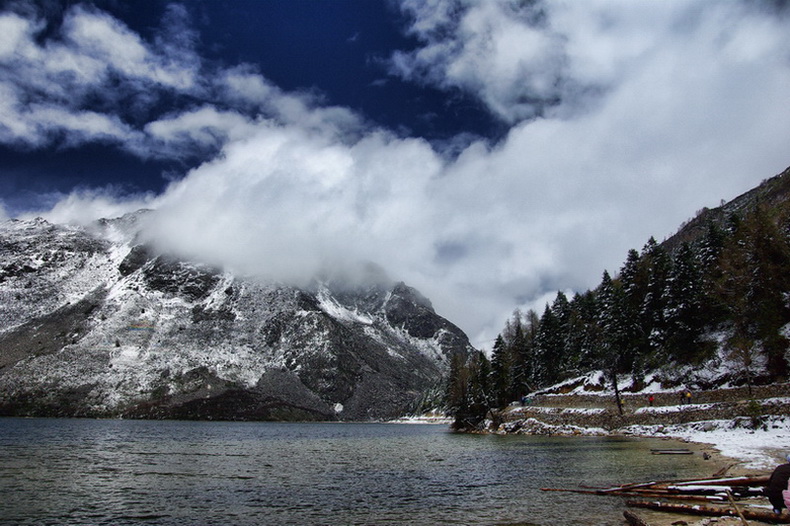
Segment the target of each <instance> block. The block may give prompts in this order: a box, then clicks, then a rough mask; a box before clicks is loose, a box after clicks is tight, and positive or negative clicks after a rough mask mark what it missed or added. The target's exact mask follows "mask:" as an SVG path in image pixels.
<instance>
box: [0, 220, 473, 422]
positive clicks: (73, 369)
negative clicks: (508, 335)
mask: <svg viewBox="0 0 790 526" xmlns="http://www.w3.org/2000/svg"><path fill="white" fill-rule="evenodd" d="M152 214H155V212H152V211H140V212H138V213H135V214H130V215H127V216H124V217H122V218H118V219H113V220H102V221H99V222H97V223H96V224H94V225H91V226H90V227H86V228H82V227H75V226H65V225H56V224H50V223H48V222H46V221H44V220H42V219H36V220H32V221H19V220H11V221H7V222H5V223H3V224H0V323H1V324H2V325H0V328H1V330H0V415H40V416H86V417H128V418H184V419H232V420H338V419H342V420H367V419H381V418H389V417H393V416H397V415H399V414H402V413H403V411H404V410H406V409H407V408H408V407H409V406H410V405H412V404H414V402H415V400H416V399H417V398H418V397H419V396H420V395H421V394H423V393H424V392H426V391H427V390H428V389H430V388H432V387H436V385H437V383H438V382H440V381H441V379H442V378H443V377H444V375H445V374H446V371H447V368H448V364H449V362H450V359H451V357H452V356H453V355H454V354H456V353H462V354H467V353H469V352H471V351H472V350H473V349H472V347H471V346H470V344H469V340H468V338H467V337H466V335H465V334H464V333H463V332H462V331H461V330H460V329H459V328H458V327H456V326H455V325H453V324H452V323H450V322H449V321H447V320H445V319H444V318H442V317H440V316H439V315H437V314H436V313H435V311H434V310H433V308H432V306H431V303H430V301H428V300H427V299H426V298H425V297H423V296H422V295H421V294H419V292H417V291H416V290H415V289H413V288H411V287H408V286H407V285H405V284H404V283H401V282H395V281H392V280H390V279H389V278H388V277H387V276H386V275H385V274H384V271H383V270H381V269H380V268H378V267H376V266H375V265H361V266H360V268H359V269H357V270H356V271H354V272H351V273H350V274H349V273H346V275H345V276H343V275H339V274H337V273H336V274H335V275H331V276H330V275H327V276H323V277H321V278H317V279H315V280H313V282H312V283H311V284H310V285H309V286H306V287H301V288H297V287H293V286H288V285H285V284H282V283H276V282H272V281H266V280H260V279H255V278H250V277H244V276H238V275H234V274H233V273H231V272H228V271H223V270H222V269H218V268H213V267H211V266H207V265H204V264H200V263H196V262H191V261H186V260H184V259H181V258H178V257H175V256H173V255H170V254H167V253H162V252H159V251H157V250H155V249H154V248H153V247H152V246H151V245H148V244H145V243H142V242H140V239H141V238H140V236H139V235H138V234H139V231H140V225H141V224H143V223H144V222H145V220H147V219H148V220H150V219H151V215H152Z"/></svg>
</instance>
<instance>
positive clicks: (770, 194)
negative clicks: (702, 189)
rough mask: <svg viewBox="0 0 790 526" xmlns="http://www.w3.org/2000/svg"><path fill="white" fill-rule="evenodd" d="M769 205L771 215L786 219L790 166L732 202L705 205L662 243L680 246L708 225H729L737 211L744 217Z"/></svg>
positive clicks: (670, 247) (673, 247) (696, 237)
mask: <svg viewBox="0 0 790 526" xmlns="http://www.w3.org/2000/svg"><path fill="white" fill-rule="evenodd" d="M758 204H759V205H761V206H763V207H765V208H767V209H768V211H769V213H770V215H772V216H774V217H779V218H780V219H784V218H785V216H786V215H787V209H788V208H790V167H788V168H787V169H786V170H785V171H783V172H782V173H780V174H778V175H775V176H773V177H770V178H768V179H765V180H764V181H763V182H762V183H760V184H759V185H758V186H756V187H755V188H752V189H751V190H749V191H747V192H745V193H743V194H741V195H739V196H738V197H736V198H735V199H732V200H731V201H729V202H726V203H725V202H722V204H721V206H718V207H716V208H703V209H701V210H699V211H698V212H697V214H696V215H695V216H694V218H692V219H690V220H689V221H686V222H685V223H683V224H682V225H681V226H680V228H679V229H678V231H677V232H676V233H675V234H674V235H672V236H670V237H669V238H667V239H666V240H664V241H663V243H661V245H662V246H663V247H664V248H666V249H667V251H669V252H674V251H675V250H677V249H678V248H679V247H680V245H681V244H683V243H684V242H688V243H695V242H697V241H699V240H700V239H701V238H702V237H704V236H705V234H706V233H707V232H708V226H709V225H711V224H714V225H716V226H718V227H721V228H726V226H727V221H728V220H729V219H730V218H731V217H732V216H734V215H737V216H740V217H741V218H743V216H744V215H745V214H747V213H748V212H750V211H752V210H754V209H755V208H756V207H757V205H758Z"/></svg>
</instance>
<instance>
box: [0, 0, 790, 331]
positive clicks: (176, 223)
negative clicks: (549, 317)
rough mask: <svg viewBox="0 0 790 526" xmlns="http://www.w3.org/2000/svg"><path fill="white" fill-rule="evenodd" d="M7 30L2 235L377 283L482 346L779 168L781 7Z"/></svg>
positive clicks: (97, 17) (142, 4)
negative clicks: (396, 285) (376, 277)
mask: <svg viewBox="0 0 790 526" xmlns="http://www.w3.org/2000/svg"><path fill="white" fill-rule="evenodd" d="M0 5H2V8H0V205H2V208H0V217H3V216H5V217H29V216H35V215H42V216H44V217H46V218H48V219H50V220H52V221H60V222H76V223H85V222H89V221H91V220H94V219H96V218H99V217H108V216H117V215H120V214H123V213H125V212H128V211H132V210H135V209H136V208H140V207H149V208H156V209H157V210H158V211H159V214H158V216H157V217H158V219H157V221H156V223H155V225H152V226H151V228H150V230H149V231H148V232H147V235H149V236H150V238H151V239H152V241H153V242H156V243H158V244H160V245H162V246H167V247H168V248H169V249H170V250H174V251H177V252H179V253H181V254H183V255H184V256H189V257H195V258H200V259H202V260H206V261H209V262H213V263H217V264H221V265H224V266H226V267H227V268H230V269H233V270H235V271H238V272H244V273H247V274H255V275H261V276H267V277H274V278H276V279H282V280H291V281H297V282H298V281H300V280H305V279H307V278H308V277H309V276H311V275H312V274H313V273H315V272H316V270H317V269H319V268H324V267H326V266H327V265H340V266H344V265H353V264H354V262H356V261H360V260H373V261H376V262H378V263H380V264H382V265H383V266H384V267H385V268H386V269H387V270H388V272H389V273H390V274H391V275H392V276H393V277H394V278H396V279H402V280H405V281H407V282H408V283H409V284H411V285H414V286H416V287H417V288H419V289H420V290H421V291H423V292H424V293H425V294H426V295H427V296H428V297H430V298H431V299H432V300H433V301H434V305H435V307H436V309H437V311H439V312H440V313H441V314H443V315H445V316H447V317H448V318H449V319H451V320H452V321H454V322H456V323H458V324H459V325H461V327H462V328H464V329H465V330H466V331H467V332H468V333H469V334H470V336H471V337H472V339H473V340H475V341H476V342H484V341H487V340H490V339H492V338H493V336H495V335H496V333H497V332H498V331H499V330H500V329H501V327H502V323H503V321H504V319H505V318H506V317H507V316H508V314H509V313H510V312H511V311H512V310H513V309H514V308H516V307H522V308H529V307H535V308H537V309H541V308H542V303H543V302H545V301H546V300H547V298H550V297H552V296H553V295H554V294H556V291H557V290H565V291H575V290H585V289H587V288H589V287H593V286H595V285H596V284H597V282H598V281H599V280H600V276H601V273H602V272H603V270H604V269H608V270H610V272H616V271H617V270H618V267H619V265H620V264H621V263H622V261H623V259H624V257H625V254H626V252H627V250H628V249H629V248H640V247H641V246H642V245H643V244H644V242H645V241H646V240H647V238H648V237H650V236H651V235H652V236H656V237H657V238H658V239H661V238H663V237H666V236H668V235H670V234H672V232H673V231H674V230H675V229H676V228H677V227H678V225H679V224H680V223H681V222H682V221H684V220H686V219H688V218H689V217H691V216H692V215H693V214H694V213H695V211H697V210H699V209H700V208H702V207H705V206H708V207H711V206H716V205H718V204H719V202H720V200H722V199H725V200H728V199H731V198H733V197H735V196H737V195H738V194H740V193H742V192H744V191H746V190H748V189H749V188H751V187H753V186H755V185H756V184H758V183H759V182H760V181H761V180H762V179H764V178H766V177H770V176H771V175H773V174H776V173H779V172H781V171H782V170H784V168H786V167H787V165H789V164H790V156H788V148H787V146H788V142H790V141H789V139H790V100H788V99H790V96H789V95H788V93H790V91H789V90H788V89H787V86H790V38H788V36H790V35H789V33H790V19H788V13H787V9H786V8H785V7H783V3H782V2H771V1H764V2H745V1H744V2H737V1H730V2H712V1H708V0H672V1H668V2H648V1H641V0H636V1H634V0H591V1H585V2H576V1H570V0H568V1H556V2H542V1H540V0H538V1H535V2H515V1H506V0H490V1H479V2H473V1H467V0H430V1H417V0H399V1H396V0H392V1H388V2H374V1H367V0H287V1H285V0H282V1H281V0H276V1H275V0H267V1H254V0H223V1H220V0H203V1H197V0H195V1H189V2H168V1H163V0H145V1H143V0H139V1H120V0H103V1H100V0H96V1H93V2H74V1H68V2H66V1H55V0H43V1H37V2H31V1H26V0H10V1H5V2H2V4H0Z"/></svg>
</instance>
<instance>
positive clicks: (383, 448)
mask: <svg viewBox="0 0 790 526" xmlns="http://www.w3.org/2000/svg"><path fill="white" fill-rule="evenodd" d="M658 444H660V445H661V447H667V444H666V442H659V441H650V440H637V439H625V438H591V437H586V438H547V437H527V436H482V435H459V434H453V433H450V432H448V430H447V428H446V427H444V426H437V425H407V424H402V425H401V424H334V423H320V424H316V423H311V424H279V423H252V422H249V423H230V422H179V421H131V420H73V419H19V418H0V524H3V525H5V524H8V525H10V524H14V525H17V524H37V525H38V524H58V525H60V524H80V525H99V524H108V525H110V524H111V525H126V524H134V525H140V524H161V525H186V524H189V525H223V526H229V525H278V524H295V525H297V524H298V525H312V524H327V525H329V524H331V525H340V524H410V525H411V524H413V525H435V524H468V525H477V524H492V525H493V524H496V525H503V524H523V525H526V524H537V525H556V524H574V525H578V524H584V525H612V524H621V523H622V522H621V518H622V511H623V509H624V506H623V504H622V501H621V500H620V499H619V498H615V497H600V496H587V495H577V494H571V493H556V492H542V491H540V488H541V487H562V488H575V487H578V485H579V484H588V485H609V484H619V483H625V482H636V481H646V480H656V479H673V478H685V477H689V476H691V477H693V476H697V475H709V474H710V473H709V472H706V471H705V469H706V467H707V466H706V465H705V463H704V461H703V460H702V459H701V458H700V457H699V455H688V456H687V455H682V456H681V455H666V456H656V455H651V454H650V451H649V448H650V447H656V446H657V445H658ZM708 469H709V468H708Z"/></svg>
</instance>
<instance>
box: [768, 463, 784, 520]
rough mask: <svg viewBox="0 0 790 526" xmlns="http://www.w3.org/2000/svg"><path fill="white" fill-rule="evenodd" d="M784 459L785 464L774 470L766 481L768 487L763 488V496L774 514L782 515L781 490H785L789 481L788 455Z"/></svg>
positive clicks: (782, 501)
mask: <svg viewBox="0 0 790 526" xmlns="http://www.w3.org/2000/svg"><path fill="white" fill-rule="evenodd" d="M786 458H787V464H782V465H781V466H777V467H776V469H774V472H773V473H771V478H769V479H768V485H767V486H766V487H765V495H766V496H767V497H768V500H770V501H771V505H772V506H773V507H774V512H775V513H782V508H784V507H785V503H784V499H783V498H782V490H786V489H787V481H788V480H790V454H788V455H787V457H786Z"/></svg>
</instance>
